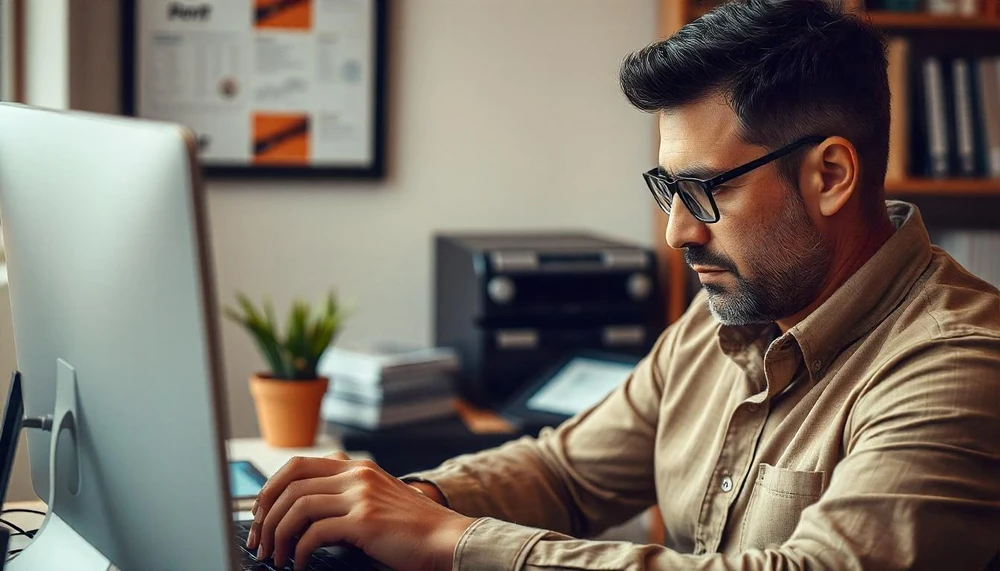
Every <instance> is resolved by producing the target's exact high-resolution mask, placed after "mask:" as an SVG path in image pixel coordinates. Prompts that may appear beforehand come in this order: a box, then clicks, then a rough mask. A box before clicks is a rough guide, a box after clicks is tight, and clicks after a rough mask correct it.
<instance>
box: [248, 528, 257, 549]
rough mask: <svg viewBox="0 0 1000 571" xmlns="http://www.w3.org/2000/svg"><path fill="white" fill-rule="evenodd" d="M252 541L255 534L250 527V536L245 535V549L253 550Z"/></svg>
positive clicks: (255, 537)
mask: <svg viewBox="0 0 1000 571" xmlns="http://www.w3.org/2000/svg"><path fill="white" fill-rule="evenodd" d="M254 539H257V532H256V531H254V528H253V527H251V528H250V535H247V548H248V549H253V540H254Z"/></svg>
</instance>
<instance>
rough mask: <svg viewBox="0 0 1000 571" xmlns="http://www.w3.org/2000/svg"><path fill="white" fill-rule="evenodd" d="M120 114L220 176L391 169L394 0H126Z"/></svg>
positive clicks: (362, 175) (348, 174) (374, 173)
mask: <svg viewBox="0 0 1000 571" xmlns="http://www.w3.org/2000/svg"><path fill="white" fill-rule="evenodd" d="M119 2H120V10H121V46H122V49H121V53H122V61H121V110H122V113H123V114H124V115H129V116H134V117H142V118H148V119H154V120H165V121H171V122H176V123H180V124H182V125H185V126H187V127H188V128H190V129H192V131H194V133H195V135H196V136H197V138H198V147H199V159H200V162H201V164H202V165H203V168H204V173H205V175H206V176H207V177H215V178H221V177H226V178H251V177H252V178H333V179H341V178H351V179H378V178H382V177H383V176H384V174H385V128H386V126H385V100H386V97H385V89H386V85H385V84H386V59H387V37H386V36H387V31H386V28H387V18H388V14H387V12H388V2H389V0H119Z"/></svg>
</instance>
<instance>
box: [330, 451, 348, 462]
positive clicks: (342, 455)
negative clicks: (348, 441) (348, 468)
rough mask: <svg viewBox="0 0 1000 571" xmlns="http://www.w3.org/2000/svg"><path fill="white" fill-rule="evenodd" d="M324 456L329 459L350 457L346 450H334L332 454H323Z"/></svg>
mask: <svg viewBox="0 0 1000 571" xmlns="http://www.w3.org/2000/svg"><path fill="white" fill-rule="evenodd" d="M324 458H328V459H330V460H350V459H351V457H350V456H348V455H347V452H344V451H342V450H338V451H336V452H334V453H332V454H327V455H326V456H324Z"/></svg>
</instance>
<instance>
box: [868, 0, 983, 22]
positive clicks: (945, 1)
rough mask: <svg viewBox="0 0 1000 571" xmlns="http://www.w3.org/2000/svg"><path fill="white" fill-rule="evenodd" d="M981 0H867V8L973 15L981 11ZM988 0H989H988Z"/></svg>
mask: <svg viewBox="0 0 1000 571" xmlns="http://www.w3.org/2000/svg"><path fill="white" fill-rule="evenodd" d="M981 1H982V0H868V2H867V7H868V9H869V10H878V11H885V12H915V13H924V14H932V15H934V16H961V17H967V18H968V17H974V16H979V15H981V14H982V13H983V6H982V5H981ZM988 1H989V0H988Z"/></svg>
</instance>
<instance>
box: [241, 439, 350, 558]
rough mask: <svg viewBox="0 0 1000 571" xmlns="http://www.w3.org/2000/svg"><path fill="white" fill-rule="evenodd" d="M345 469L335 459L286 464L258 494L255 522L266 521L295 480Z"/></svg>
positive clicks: (302, 460)
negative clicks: (269, 511)
mask: <svg viewBox="0 0 1000 571" xmlns="http://www.w3.org/2000/svg"><path fill="white" fill-rule="evenodd" d="M345 467H346V464H344V463H343V461H342V460H337V459H334V458H305V457H302V456H296V457H295V458H292V459H291V460H289V461H288V462H285V465H284V466H282V467H281V468H280V469H279V470H278V471H277V472H275V473H274V475H273V476H271V477H270V478H268V480H267V482H265V483H264V487H262V488H261V490H260V492H259V493H258V494H257V509H256V510H255V511H254V514H253V520H254V521H255V522H257V523H261V522H262V521H264V518H265V517H267V512H268V510H270V509H271V506H272V505H274V502H275V501H276V500H277V499H278V496H280V495H281V493H282V492H284V491H285V488H287V487H288V485H289V484H291V483H292V482H294V481H295V480H305V479H308V478H319V477H321V476H331V475H333V474H337V473H339V472H340V471H341V470H343V469H344V468H345ZM251 549H252V546H251Z"/></svg>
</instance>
